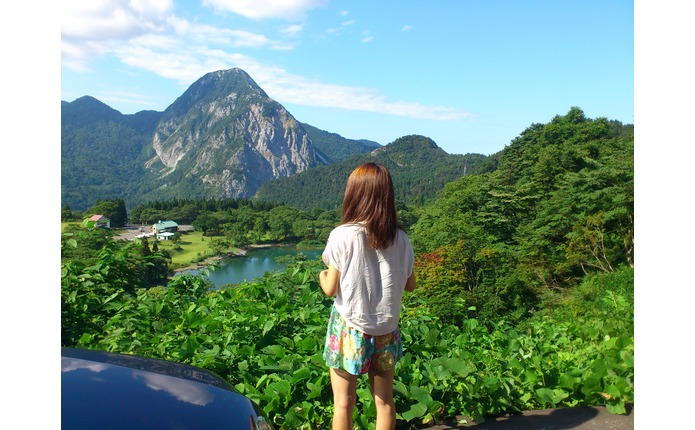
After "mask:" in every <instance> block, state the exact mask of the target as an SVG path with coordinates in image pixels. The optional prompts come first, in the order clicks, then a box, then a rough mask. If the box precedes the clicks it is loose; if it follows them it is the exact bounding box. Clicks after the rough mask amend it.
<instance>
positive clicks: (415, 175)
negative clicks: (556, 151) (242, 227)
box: [254, 136, 486, 209]
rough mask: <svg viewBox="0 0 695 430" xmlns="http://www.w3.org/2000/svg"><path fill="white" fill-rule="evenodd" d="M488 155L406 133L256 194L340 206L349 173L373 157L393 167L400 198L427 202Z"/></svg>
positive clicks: (473, 170) (276, 199)
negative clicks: (456, 150)
mask: <svg viewBox="0 0 695 430" xmlns="http://www.w3.org/2000/svg"><path fill="white" fill-rule="evenodd" d="M485 158H486V157H485V156H483V155H480V154H467V155H450V154H447V153H446V152H444V150H442V149H441V148H439V147H438V146H437V144H436V143H435V142H434V141H432V140H431V139H429V138H427V137H424V136H405V137H401V138H399V139H396V140H395V141H393V142H392V143H390V144H388V145H385V146H382V147H381V148H378V149H376V150H374V151H372V152H370V153H367V154H362V155H356V156H353V157H350V158H348V159H346V160H345V161H342V162H340V163H336V164H333V165H330V166H319V167H316V168H313V169H311V170H310V171H306V172H302V173H298V174H296V175H294V176H291V177H289V178H281V179H277V180H275V181H271V182H267V183H265V184H263V185H262V186H261V187H260V188H259V189H258V191H256V194H255V195H254V199H259V200H262V201H271V202H278V203H281V204H284V205H288V206H293V207H297V208H303V209H314V208H321V209H335V208H338V207H339V206H340V205H341V203H342V201H343V194H344V192H345V184H346V183H347V178H348V176H349V175H350V172H352V171H353V170H354V169H355V167H357V166H358V165H360V164H362V163H365V162H367V161H374V162H380V163H383V164H384V165H385V166H386V167H388V168H389V170H390V172H391V176H392V178H393V182H394V187H395V191H396V199H397V200H399V201H401V202H403V203H405V204H408V205H423V204H424V203H425V202H429V201H430V200H431V199H432V198H434V196H435V195H436V193H437V192H438V191H440V190H441V189H442V188H444V185H445V184H446V183H447V182H450V181H452V180H454V179H457V178H460V177H461V176H464V175H468V174H472V173H476V172H477V171H478V170H477V169H478V166H479V165H482V163H483V161H484V160H485Z"/></svg>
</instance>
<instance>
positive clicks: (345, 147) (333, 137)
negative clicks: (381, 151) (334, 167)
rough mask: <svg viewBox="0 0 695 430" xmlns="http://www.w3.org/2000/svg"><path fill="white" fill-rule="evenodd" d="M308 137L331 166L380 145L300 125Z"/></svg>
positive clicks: (303, 124)
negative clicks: (329, 161)
mask: <svg viewBox="0 0 695 430" xmlns="http://www.w3.org/2000/svg"><path fill="white" fill-rule="evenodd" d="M300 124H301V125H302V127H303V128H304V131H306V134H307V135H309V139H311V142H312V143H313V144H314V146H315V147H316V149H317V150H319V151H320V152H321V153H322V154H324V155H325V156H326V157H328V159H329V160H331V164H333V163H338V162H340V161H343V160H345V159H347V158H350V157H352V156H353V155H355V154H363V153H365V152H369V151H372V150H374V149H376V148H378V147H380V146H381V145H379V144H378V143H376V142H372V141H369V140H353V139H346V138H344V137H343V136H341V135H339V134H336V133H330V132H327V131H324V130H321V129H318V128H316V127H314V126H312V125H309V124H305V123H300Z"/></svg>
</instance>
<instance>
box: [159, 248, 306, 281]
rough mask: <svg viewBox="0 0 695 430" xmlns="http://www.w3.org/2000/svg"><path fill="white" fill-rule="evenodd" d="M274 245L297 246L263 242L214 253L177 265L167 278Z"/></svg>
mask: <svg viewBox="0 0 695 430" xmlns="http://www.w3.org/2000/svg"><path fill="white" fill-rule="evenodd" d="M276 246H277V247H280V246H297V244H296V243H264V244H255V245H249V246H247V247H246V248H240V249H241V250H240V251H236V252H234V251H232V252H225V253H224V254H220V255H214V256H212V257H207V258H206V259H205V260H203V261H201V262H199V263H193V264H189V265H188V266H184V267H178V268H176V269H171V272H172V275H170V276H169V279H171V278H172V277H174V276H176V275H178V274H179V273H181V272H187V271H189V270H202V269H205V268H207V267H208V266H211V265H213V264H214V263H215V262H217V261H220V260H224V259H226V258H235V257H245V256H246V253H247V252H248V251H249V250H253V249H263V248H272V247H276Z"/></svg>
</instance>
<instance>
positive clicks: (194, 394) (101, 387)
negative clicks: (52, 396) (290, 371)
mask: <svg viewBox="0 0 695 430" xmlns="http://www.w3.org/2000/svg"><path fill="white" fill-rule="evenodd" d="M61 375H62V378H61V422H62V428H63V429H92V428H93V429H181V430H183V429H225V430H236V429H253V430H255V429H257V428H259V427H260V428H263V422H262V421H263V418H262V417H261V418H260V420H261V423H260V425H259V423H258V420H259V413H258V408H257V407H256V405H255V404H254V403H253V402H251V401H250V400H249V399H248V398H246V397H245V396H243V395H241V394H239V393H238V392H236V390H235V389H234V388H233V387H232V386H231V385H229V384H228V383H227V382H226V381H224V380H223V379H222V378H220V377H218V376H217V375H215V374H213V373H211V372H208V371H206V370H204V369H200V368H197V367H193V366H188V365H184V364H180V363H174V362H169V361H164V360H154V359H149V358H144V357H136V356H129V355H122V354H112V353H107V352H102V351H93V350H79V349H69V348H63V349H62V358H61Z"/></svg>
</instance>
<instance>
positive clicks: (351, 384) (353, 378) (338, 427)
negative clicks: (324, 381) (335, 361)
mask: <svg viewBox="0 0 695 430" xmlns="http://www.w3.org/2000/svg"><path fill="white" fill-rule="evenodd" d="M330 372H331V388H332V389H333V408H334V410H333V430H352V412H353V410H354V409H355V403H356V402H357V393H356V391H355V390H356V387H357V375H351V374H350V373H348V372H346V371H345V370H343V369H334V368H330Z"/></svg>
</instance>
